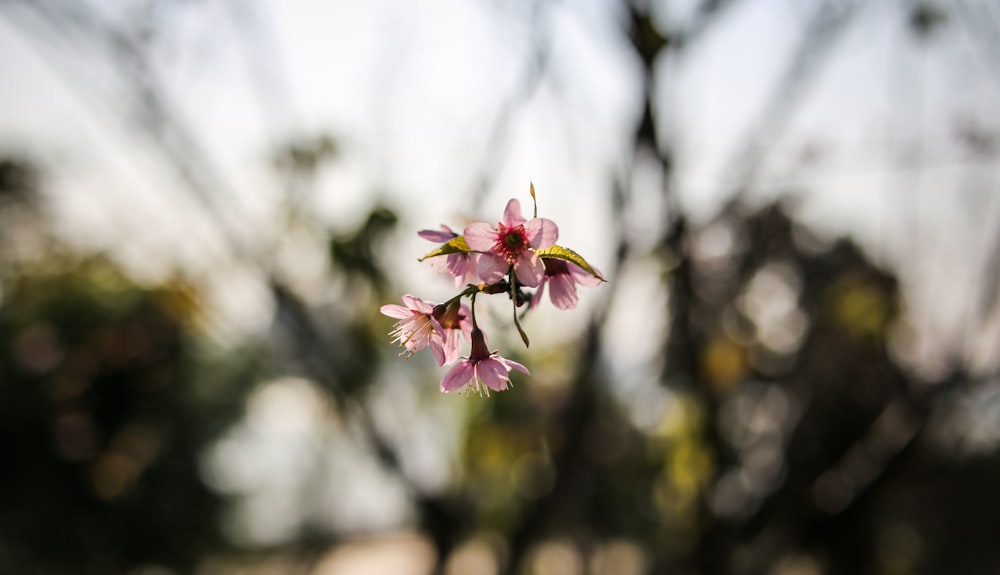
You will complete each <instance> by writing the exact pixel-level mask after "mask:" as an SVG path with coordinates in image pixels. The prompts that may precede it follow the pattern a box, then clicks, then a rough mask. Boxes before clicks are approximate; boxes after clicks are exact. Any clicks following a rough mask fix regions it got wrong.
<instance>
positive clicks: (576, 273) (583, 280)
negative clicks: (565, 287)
mask: <svg viewBox="0 0 1000 575" xmlns="http://www.w3.org/2000/svg"><path fill="white" fill-rule="evenodd" d="M566 267H567V268H568V269H569V273H570V274H571V275H572V276H573V279H575V280H576V283H578V284H580V285H582V286H585V287H597V286H599V285H601V284H602V283H603V282H602V281H601V278H603V277H604V274H603V273H601V270H599V269H597V268H594V271H595V272H597V274H598V275H599V276H601V278H597V277H594V276H593V275H591V274H590V272H588V271H587V270H585V269H583V268H581V267H580V266H578V265H576V264H574V263H570V262H566Z"/></svg>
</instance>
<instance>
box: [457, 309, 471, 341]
mask: <svg viewBox="0 0 1000 575" xmlns="http://www.w3.org/2000/svg"><path fill="white" fill-rule="evenodd" d="M459 313H461V314H462V319H461V320H460V321H459V327H460V328H461V330H462V335H464V336H465V341H472V310H471V309H470V308H469V305H468V304H464V303H463V304H462V307H461V311H460V312H459Z"/></svg>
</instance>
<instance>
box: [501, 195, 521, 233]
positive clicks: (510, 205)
mask: <svg viewBox="0 0 1000 575" xmlns="http://www.w3.org/2000/svg"><path fill="white" fill-rule="evenodd" d="M524 222H525V219H524V216H522V215H521V202H519V201H517V200H516V199H512V200H511V201H509V202H507V207H506V208H504V210H503V223H504V225H506V226H507V227H508V228H514V227H517V226H519V225H521V224H523V223H524Z"/></svg>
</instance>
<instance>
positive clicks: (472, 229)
mask: <svg viewBox="0 0 1000 575" xmlns="http://www.w3.org/2000/svg"><path fill="white" fill-rule="evenodd" d="M463 235H464V236H465V245H467V246H469V248H470V249H472V250H475V251H477V252H488V251H490V250H491V249H493V246H494V245H496V243H497V231H496V229H494V228H493V227H492V226H491V225H489V224H487V223H485V222H473V223H471V224H469V225H467V226H465V231H464V232H463Z"/></svg>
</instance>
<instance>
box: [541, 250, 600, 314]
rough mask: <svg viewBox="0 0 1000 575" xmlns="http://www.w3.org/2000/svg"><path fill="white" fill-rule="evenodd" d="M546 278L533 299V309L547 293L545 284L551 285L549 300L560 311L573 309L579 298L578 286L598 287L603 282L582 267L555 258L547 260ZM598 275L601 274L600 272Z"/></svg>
mask: <svg viewBox="0 0 1000 575" xmlns="http://www.w3.org/2000/svg"><path fill="white" fill-rule="evenodd" d="M542 261H543V262H544V263H545V276H544V277H543V278H542V281H541V282H539V284H538V291H536V292H535V295H534V296H532V298H531V307H537V306H538V304H539V303H540V302H541V301H542V294H543V293H545V284H549V299H551V300H552V304H553V305H555V306H556V307H557V308H559V309H573V308H575V307H576V302H577V301H579V298H578V297H577V295H576V284H580V285H582V286H586V287H597V286H599V285H601V280H600V279H599V278H596V277H594V276H593V275H591V274H590V273H589V272H587V271H586V270H584V269H583V268H581V267H580V266H578V265H576V264H574V263H572V262H567V261H563V260H558V259H555V258H545V259H543V260H542ZM598 273H600V272H599V271H598Z"/></svg>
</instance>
